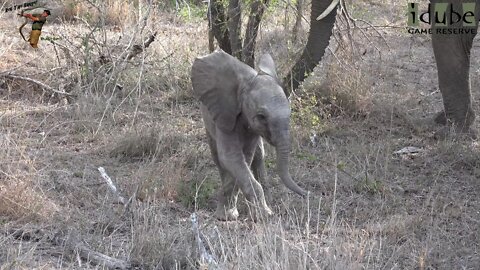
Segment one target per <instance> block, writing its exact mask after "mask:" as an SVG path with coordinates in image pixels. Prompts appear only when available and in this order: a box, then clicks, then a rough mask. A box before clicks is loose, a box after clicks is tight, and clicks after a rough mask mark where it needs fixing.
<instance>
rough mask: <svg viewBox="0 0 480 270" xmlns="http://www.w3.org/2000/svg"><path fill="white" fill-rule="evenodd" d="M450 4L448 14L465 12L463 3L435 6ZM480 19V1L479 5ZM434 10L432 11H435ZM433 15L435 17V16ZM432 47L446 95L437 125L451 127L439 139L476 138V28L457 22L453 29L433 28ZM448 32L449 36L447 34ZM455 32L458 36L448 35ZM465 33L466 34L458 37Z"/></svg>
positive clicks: (435, 0)
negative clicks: (473, 69)
mask: <svg viewBox="0 0 480 270" xmlns="http://www.w3.org/2000/svg"><path fill="white" fill-rule="evenodd" d="M444 2H449V3H451V5H449V6H448V10H447V12H450V9H451V8H453V9H454V11H455V12H456V13H458V14H462V12H463V5H462V3H463V1H460V0H451V1H444V0H432V1H431V3H432V4H436V3H444ZM476 4H477V5H476V9H475V14H476V18H478V16H479V15H480V1H479V0H477V1H476ZM433 10H434V9H432V11H433ZM432 15H433V14H432ZM432 28H433V29H432V30H433V35H432V45H433V51H434V55H435V60H436V62H437V71H438V83H439V88H440V92H441V93H442V98H443V105H444V111H443V113H442V112H441V113H439V114H437V115H436V117H435V122H436V123H439V124H446V125H447V127H445V128H443V129H442V130H440V131H439V132H437V134H436V137H445V136H447V135H448V134H449V133H450V131H451V130H454V131H455V132H457V133H467V134H469V135H472V137H475V134H474V132H473V131H472V130H471V128H470V127H471V125H472V124H473V122H474V120H475V113H474V111H473V109H472V98H471V92H470V74H469V73H470V51H471V49H472V43H473V39H474V37H475V35H476V30H477V29H476V26H468V27H467V26H464V25H463V21H459V22H454V23H453V24H451V25H449V26H448V28H449V29H443V28H442V27H441V26H438V27H437V26H436V25H435V24H434V25H433V26H432ZM443 30H447V33H443ZM448 30H455V31H456V32H457V33H448ZM460 31H464V32H465V33H458V32H460Z"/></svg>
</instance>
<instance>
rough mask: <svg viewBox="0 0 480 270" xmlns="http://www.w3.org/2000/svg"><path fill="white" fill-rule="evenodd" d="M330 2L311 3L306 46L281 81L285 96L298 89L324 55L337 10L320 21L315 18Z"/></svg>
mask: <svg viewBox="0 0 480 270" xmlns="http://www.w3.org/2000/svg"><path fill="white" fill-rule="evenodd" d="M331 2H332V1H331V0H313V1H312V12H311V16H310V33H309V34H308V41H307V45H306V46H305V49H304V50H303V53H302V56H301V57H300V59H299V60H298V61H297V63H296V64H295V66H293V68H292V70H291V71H290V73H289V74H288V75H287V77H286V78H285V79H284V81H283V82H284V88H283V89H284V91H285V94H286V95H287V96H289V95H290V92H291V91H294V90H296V89H297V88H298V86H299V85H300V83H302V82H303V80H305V78H306V77H307V74H308V73H310V72H312V71H313V69H314V68H315V67H316V66H317V64H318V63H319V62H320V60H321V59H322V57H323V55H324V54H325V50H326V49H327V47H328V43H329V42H330V36H331V35H332V29H333V26H334V24H335V17H336V15H337V8H335V9H334V10H333V11H332V12H331V13H330V14H329V15H327V17H325V18H323V19H322V20H319V21H317V17H318V16H319V15H320V14H321V13H322V12H323V11H324V10H325V9H326V8H327V7H328V6H329V5H330V3H331Z"/></svg>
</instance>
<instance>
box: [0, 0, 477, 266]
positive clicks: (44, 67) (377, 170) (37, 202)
mask: <svg viewBox="0 0 480 270" xmlns="http://www.w3.org/2000/svg"><path fill="white" fill-rule="evenodd" d="M125 2H126V1H113V0H112V1H105V2H103V4H102V6H99V8H100V10H102V11H103V12H102V13H98V10H97V9H96V8H95V7H92V6H91V5H89V4H88V3H87V2H86V1H83V2H78V3H77V2H72V3H77V4H75V5H65V9H66V10H68V12H65V16H70V17H71V16H73V15H75V16H80V17H83V18H84V20H83V22H82V21H81V20H80V21H77V22H76V25H73V24H70V23H68V22H65V23H58V24H53V23H52V24H47V25H46V26H45V31H44V34H45V35H51V36H58V37H61V38H62V39H60V40H57V41H55V42H56V43H51V42H49V41H46V40H42V41H41V42H40V47H41V48H40V49H39V50H38V51H36V52H33V51H32V50H31V49H30V48H29V47H28V45H27V44H24V43H23V41H21V40H20V37H18V34H17V29H16V28H15V27H13V28H12V27H11V25H13V24H15V23H16V22H18V21H16V18H15V17H14V16H12V17H10V15H9V14H1V15H0V28H1V30H2V31H1V32H0V40H1V41H2V42H1V43H0V44H2V45H0V55H1V57H2V62H0V74H2V72H5V71H11V70H14V72H15V73H16V74H21V75H23V76H29V77H32V78H34V79H37V80H40V81H43V82H44V83H46V84H48V85H49V86H51V87H53V88H55V89H59V90H62V91H67V92H70V93H72V94H74V96H73V97H72V98H71V99H69V100H68V101H67V100H65V99H64V98H63V97H61V96H57V95H53V96H52V93H50V92H48V91H46V90H44V89H42V88H41V87H39V86H37V85H34V84H31V83H28V82H25V81H20V80H12V79H4V78H3V77H0V96H1V97H2V99H1V101H0V228H1V229H0V230H1V231H0V268H1V269H32V268H43V269H56V268H68V269H73V268H95V269H98V268H102V266H99V265H95V264H93V262H91V261H88V260H79V259H78V257H77V256H76V255H75V253H74V252H73V253H72V252H71V251H70V250H69V249H68V248H67V246H66V245H58V243H55V242H54V241H52V239H53V236H55V235H56V233H57V232H62V233H63V235H65V237H66V238H69V239H75V240H76V241H78V242H82V243H84V244H85V245H86V246H88V247H89V248H91V249H92V250H95V251H98V252H101V253H103V254H105V255H108V256H111V257H115V258H119V259H122V260H128V261H130V262H132V263H134V264H137V265H139V266H141V267H144V268H149V269H150V268H152V269H153V268H155V269H198V268H201V269H207V266H206V265H202V264H200V263H199V254H198V248H197V246H196V244H195V241H194V235H193V233H192V230H191V229H192V226H191V223H190V219H189V217H190V214H191V213H193V212H195V213H196V214H197V216H198V218H199V224H200V231H201V233H202V239H203V240H204V242H205V245H206V246H207V249H208V250H209V252H210V253H211V254H213V255H214V257H215V259H216V262H217V264H218V267H217V269H307V268H308V269H478V268H479V266H480V260H479V258H480V257H479V256H478V250H479V248H480V247H479V244H478V243H479V241H478V239H480V235H479V233H480V231H479V230H478V229H477V228H479V227H480V223H479V220H480V214H479V212H478V209H479V207H480V201H479V199H478V194H480V189H479V185H478V179H479V178H480V163H479V160H480V149H479V146H478V144H477V143H474V142H463V141H443V142H438V141H435V140H433V139H431V135H432V133H433V132H434V131H435V130H436V128H437V127H435V126H433V124H432V123H430V122H429V121H427V120H428V119H429V118H430V116H431V115H433V113H434V112H435V111H436V110H438V109H439V108H440V106H441V98H440V96H439V95H438V94H435V93H432V92H434V90H435V89H436V87H435V85H436V83H437V82H436V77H435V65H434V63H433V62H432V53H431V48H430V43H429V42H428V37H427V38H424V37H413V38H412V37H405V33H403V32H400V31H398V30H395V29H388V30H381V31H382V34H383V35H384V38H385V39H386V40H387V42H388V43H389V45H390V47H387V46H386V45H385V43H384V42H383V40H382V39H380V38H378V37H375V34H372V36H371V37H370V41H369V40H366V39H365V38H364V37H362V35H360V34H358V33H357V34H355V35H354V38H355V47H354V49H356V50H357V51H352V50H351V49H352V48H351V47H349V45H350V43H348V42H347V43H345V44H343V43H342V42H344V41H345V39H344V37H345V35H344V34H343V35H342V36H337V37H336V39H335V40H334V46H332V51H333V53H332V51H330V52H329V53H328V55H327V57H326V58H325V61H324V63H323V64H322V65H321V66H320V67H318V68H317V69H316V70H315V72H314V74H313V75H312V76H310V78H309V79H308V80H307V81H306V82H305V84H304V87H303V90H302V91H299V92H298V93H296V94H297V95H296V96H295V97H294V98H293V99H292V107H293V117H292V119H293V121H292V125H293V131H294V132H293V135H294V138H293V141H294V142H295V144H294V150H293V154H292V163H293V164H292V166H291V172H292V174H293V176H294V178H295V179H296V181H297V182H299V183H300V184H301V185H302V186H304V187H306V188H308V189H309V190H310V191H312V197H310V198H308V199H306V200H302V199H300V198H298V197H297V196H295V195H290V193H289V192H288V191H286V188H285V187H284V186H283V185H282V184H281V183H280V182H279V181H278V180H277V179H276V175H275V173H274V166H273V165H274V164H273V163H274V160H275V158H274V152H273V149H271V148H269V147H267V168H268V176H269V178H271V180H272V181H271V183H272V186H273V190H272V191H273V194H272V197H273V198H272V201H271V202H269V204H270V205H271V206H272V208H273V210H274V211H275V213H276V215H275V216H274V217H273V218H271V219H270V220H265V221H261V222H258V223H252V222H250V221H249V220H248V216H247V215H246V212H245V211H243V212H242V213H241V214H242V215H241V219H240V220H239V221H235V222H219V221H217V220H215V219H214V218H213V216H212V213H213V209H214V207H215V190H216V187H217V185H218V173H217V171H216V168H215V166H214V164H213V161H211V158H210V153H209V150H208V146H207V143H206V140H205V136H204V130H203V123H202V120H201V118H200V114H199V110H198V107H197V104H196V102H195V101H194V100H193V99H192V96H191V92H190V87H191V86H190V78H189V69H190V67H191V63H192V61H193V59H194V58H195V57H196V56H198V55H202V54H205V53H206V50H207V47H208V46H207V40H206V21H204V20H202V19H200V18H193V19H192V20H191V21H189V20H188V19H187V18H186V17H185V16H182V15H181V14H180V13H181V11H178V13H175V14H171V13H166V12H165V13H162V12H161V11H160V10H162V9H164V8H170V9H171V10H173V9H172V6H169V7H166V6H165V4H164V3H163V2H159V3H158V4H160V5H164V6H159V7H160V8H158V9H152V10H151V11H150V12H151V13H150V14H149V17H148V18H147V20H146V24H145V26H143V21H142V20H140V19H139V18H142V15H145V14H147V10H148V9H147V7H146V6H145V5H144V6H140V7H139V6H138V5H136V4H135V3H136V2H135V1H127V2H128V3H127V4H126V3H125ZM347 2H348V1H347ZM392 3H393V2H392ZM395 3H396V4H397V2H395ZM397 8H398V9H399V10H400V9H401V10H403V6H397ZM139 10H140V11H141V14H139ZM351 10H352V14H354V15H355V16H362V18H366V19H368V18H376V20H377V21H375V22H376V23H381V22H385V21H389V20H392V21H393V23H398V21H399V20H400V23H399V24H401V18H400V19H399V18H398V16H394V17H390V16H388V14H390V13H392V10H391V8H390V6H389V5H386V4H383V3H381V4H372V3H370V2H368V1H360V2H358V3H357V2H355V3H354V4H353V6H352V9H351ZM378 11H381V16H380V15H379V16H377V15H378V14H376V12H378ZM280 13H281V15H280V14H279V12H276V11H275V10H269V12H268V13H267V18H265V21H264V22H265V24H264V25H263V26H262V29H261V34H260V40H259V43H258V44H259V48H258V50H259V51H261V52H264V51H273V55H274V58H275V59H278V64H279V67H280V69H281V70H282V72H284V70H285V67H287V66H289V65H291V63H292V62H293V59H292V57H293V55H294V52H296V51H298V49H299V48H300V47H301V41H302V40H304V38H305V36H302V37H301V38H300V39H299V41H298V44H291V43H290V42H289V41H288V35H283V34H282V33H283V32H284V31H285V29H291V24H293V20H292V19H291V18H290V17H288V16H287V17H285V16H284V13H283V12H280ZM397 13H398V14H400V11H399V12H396V13H395V14H397ZM69 14H70V15H69ZM192 14H193V13H192ZM398 14H397V15H398ZM100 15H101V17H98V16H100ZM292 15H293V14H292ZM292 17H293V16H292ZM99 18H102V19H104V20H105V27H100V28H96V27H95V26H94V24H92V23H91V22H95V21H96V20H97V19H99ZM125 18H126V19H125ZM288 18H290V19H288ZM119 19H120V20H119ZM392 21H389V22H392ZM87 22H88V23H90V25H87V24H86V23H87ZM113 25H117V26H119V27H120V28H121V29H120V30H119V29H116V28H112V27H111V26H113ZM338 27H339V28H340V30H341V29H342V27H343V25H342V24H339V25H338ZM3 30H5V31H3ZM155 31H158V36H157V39H156V41H155V42H154V43H152V45H151V46H150V47H149V48H147V49H146V51H145V52H144V53H141V54H139V55H138V56H136V57H135V58H133V59H132V60H131V61H128V62H125V61H123V60H122V58H121V56H122V55H124V53H125V52H128V51H129V50H130V49H131V48H132V45H133V44H139V42H140V41H141V40H145V39H146V38H147V37H148V36H149V35H150V34H151V33H153V32H155ZM342 33H345V32H342ZM86 40H88V42H86ZM477 47H478V46H477ZM336 48H338V49H336ZM376 48H378V49H380V52H379V51H378V50H377V49H376ZM409 48H415V50H414V51H412V50H410V49H409ZM363 52H365V54H363ZM474 55H478V48H476V50H475V51H474ZM477 58H478V57H477ZM477 58H475V57H474V63H473V66H477V65H478V60H477ZM105 59H106V60H107V61H106V62H103V61H104V60H105ZM25 63H29V64H27V65H25ZM0 76H1V75H0ZM472 84H473V89H474V90H473V92H474V95H476V96H478V94H479V92H478V86H479V85H480V84H479V80H478V72H477V71H475V70H474V71H473V77H472ZM475 106H476V107H475V109H476V111H480V108H479V106H478V103H476V104H475ZM477 128H478V124H477ZM405 146H416V147H419V148H421V149H422V151H421V152H420V153H418V154H414V155H394V154H393V152H394V151H396V150H399V149H401V148H403V147H405ZM100 166H102V167H104V168H105V169H106V170H107V172H108V174H109V175H110V176H111V177H112V179H113V181H114V182H115V184H116V185H117V188H118V189H119V191H120V192H121V193H122V194H123V195H124V196H125V197H129V198H130V197H133V198H134V199H133V203H132V204H131V205H130V207H129V209H128V210H127V211H125V210H124V208H123V206H121V205H117V204H115V203H114V202H115V201H116V199H115V197H114V196H113V194H112V193H111V191H110V190H109V189H108V188H107V186H106V185H105V183H104V182H103V180H102V179H101V178H100V175H99V173H98V171H97V168H98V167H100ZM239 201H240V202H243V198H240V199H239ZM240 208H241V209H242V210H245V208H246V207H245V205H243V203H242V205H241V207H240ZM19 232H24V233H23V234H22V233H19ZM26 235H28V237H27V236H26ZM209 269H211V268H209Z"/></svg>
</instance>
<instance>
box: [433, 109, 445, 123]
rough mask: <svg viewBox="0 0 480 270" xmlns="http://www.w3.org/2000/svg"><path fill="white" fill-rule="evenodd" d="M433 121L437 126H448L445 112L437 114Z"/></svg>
mask: <svg viewBox="0 0 480 270" xmlns="http://www.w3.org/2000/svg"><path fill="white" fill-rule="evenodd" d="M433 121H435V124H439V125H446V124H447V116H446V115H445V111H440V112H438V113H437V114H435V117H434V118H433Z"/></svg>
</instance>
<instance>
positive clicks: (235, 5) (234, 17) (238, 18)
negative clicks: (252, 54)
mask: <svg viewBox="0 0 480 270" xmlns="http://www.w3.org/2000/svg"><path fill="white" fill-rule="evenodd" d="M227 25H228V31H229V34H230V35H229V36H230V46H231V48H232V55H233V56H235V57H236V58H237V59H239V60H240V61H241V60H242V39H241V37H240V35H241V33H242V7H241V4H240V0H230V2H229V3H228V22H227Z"/></svg>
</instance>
